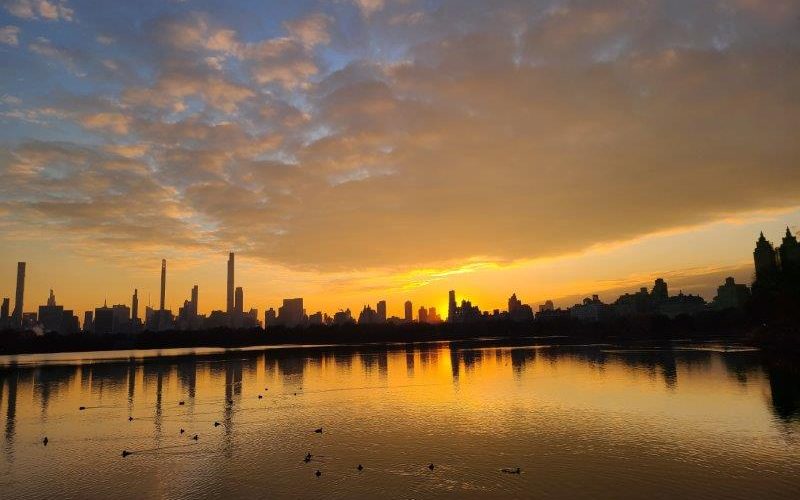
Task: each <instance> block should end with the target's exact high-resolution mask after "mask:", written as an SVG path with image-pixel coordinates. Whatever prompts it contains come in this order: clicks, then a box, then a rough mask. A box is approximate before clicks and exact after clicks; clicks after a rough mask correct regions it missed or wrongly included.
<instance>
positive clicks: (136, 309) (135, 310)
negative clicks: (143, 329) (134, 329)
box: [131, 288, 139, 323]
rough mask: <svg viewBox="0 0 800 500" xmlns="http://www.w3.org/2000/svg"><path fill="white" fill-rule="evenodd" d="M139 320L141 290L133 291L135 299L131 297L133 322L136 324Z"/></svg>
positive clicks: (135, 289)
mask: <svg viewBox="0 0 800 500" xmlns="http://www.w3.org/2000/svg"><path fill="white" fill-rule="evenodd" d="M137 319H139V289H138V288H134V289H133V297H131V321H133V322H134V323H136V320H137Z"/></svg>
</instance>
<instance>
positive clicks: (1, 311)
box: [0, 297, 11, 322]
mask: <svg viewBox="0 0 800 500" xmlns="http://www.w3.org/2000/svg"><path fill="white" fill-rule="evenodd" d="M10 302H11V300H10V299H9V298H8V297H4V298H3V306H2V307H0V321H3V322H5V321H8V310H9V309H10V307H11V306H10Z"/></svg>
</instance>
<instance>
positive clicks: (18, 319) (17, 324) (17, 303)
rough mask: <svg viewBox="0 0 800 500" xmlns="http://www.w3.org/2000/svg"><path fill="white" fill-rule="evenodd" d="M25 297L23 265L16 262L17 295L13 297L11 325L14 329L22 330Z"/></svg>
mask: <svg viewBox="0 0 800 500" xmlns="http://www.w3.org/2000/svg"><path fill="white" fill-rule="evenodd" d="M24 296H25V263H24V262H17V293H16V296H15V297H14V313H13V314H12V315H11V323H12V326H13V327H14V328H22V312H23V311H22V308H23V298H24Z"/></svg>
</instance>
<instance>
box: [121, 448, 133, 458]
mask: <svg viewBox="0 0 800 500" xmlns="http://www.w3.org/2000/svg"><path fill="white" fill-rule="evenodd" d="M132 453H133V452H132V451H128V450H122V458H125V457H127V456H128V455H130V454H132Z"/></svg>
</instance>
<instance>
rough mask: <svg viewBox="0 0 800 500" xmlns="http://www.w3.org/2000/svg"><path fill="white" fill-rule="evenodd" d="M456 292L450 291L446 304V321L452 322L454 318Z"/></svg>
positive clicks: (456, 305)
mask: <svg viewBox="0 0 800 500" xmlns="http://www.w3.org/2000/svg"><path fill="white" fill-rule="evenodd" d="M457 307H458V304H456V291H455V290H450V300H449V301H448V302H447V321H453V320H455V318H456V308H457Z"/></svg>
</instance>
